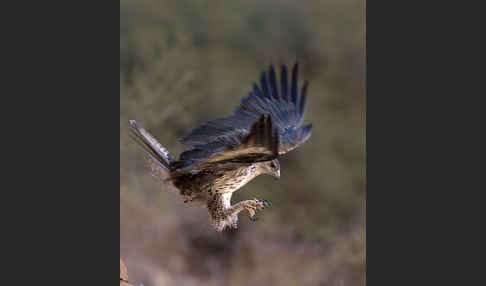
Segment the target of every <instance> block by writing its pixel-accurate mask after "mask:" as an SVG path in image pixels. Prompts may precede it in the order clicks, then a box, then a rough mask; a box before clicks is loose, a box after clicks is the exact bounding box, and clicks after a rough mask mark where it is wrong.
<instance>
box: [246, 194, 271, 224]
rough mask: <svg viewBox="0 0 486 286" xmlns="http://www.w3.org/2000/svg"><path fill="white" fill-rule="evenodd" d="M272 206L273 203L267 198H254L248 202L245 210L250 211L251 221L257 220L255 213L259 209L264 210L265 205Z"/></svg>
mask: <svg viewBox="0 0 486 286" xmlns="http://www.w3.org/2000/svg"><path fill="white" fill-rule="evenodd" d="M269 206H271V203H270V202H269V201H267V200H264V199H263V200H260V199H253V200H249V201H248V202H247V203H246V206H245V210H246V212H247V213H248V216H249V217H250V220H251V221H256V220H257V218H256V217H255V214H256V212H257V211H259V210H263V209H264V208H265V207H269Z"/></svg>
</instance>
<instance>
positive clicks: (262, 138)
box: [179, 115, 279, 170]
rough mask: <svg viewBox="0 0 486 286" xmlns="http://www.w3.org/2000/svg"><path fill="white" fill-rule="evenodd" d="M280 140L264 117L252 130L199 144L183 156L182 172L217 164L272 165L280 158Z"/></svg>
mask: <svg viewBox="0 0 486 286" xmlns="http://www.w3.org/2000/svg"><path fill="white" fill-rule="evenodd" d="M278 146H279V136H278V133H277V130H276V129H275V128H274V127H273V124H272V118H271V117H270V116H264V115H261V116H260V117H259V119H258V120H257V121H255V122H254V123H253V124H252V125H251V127H250V128H249V129H248V130H247V129H244V128H242V129H235V130H234V132H232V133H225V134H222V135H220V136H218V137H217V138H215V139H214V140H213V141H212V142H210V143H207V144H198V145H196V146H194V149H192V150H189V151H185V152H183V153H182V154H181V155H180V162H181V163H182V162H184V163H183V164H184V165H183V166H180V167H181V168H179V170H183V169H186V168H189V167H190V168H194V167H196V166H197V167H199V168H203V167H206V166H208V165H211V164H215V163H223V162H231V163H254V162H262V161H270V160H273V159H275V158H276V157H277V156H278Z"/></svg>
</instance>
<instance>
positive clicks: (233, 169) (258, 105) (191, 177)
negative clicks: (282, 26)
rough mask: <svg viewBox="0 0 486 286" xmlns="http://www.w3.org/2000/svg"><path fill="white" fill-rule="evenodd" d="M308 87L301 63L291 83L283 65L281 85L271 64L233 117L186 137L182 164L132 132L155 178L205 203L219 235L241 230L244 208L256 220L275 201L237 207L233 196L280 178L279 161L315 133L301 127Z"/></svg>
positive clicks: (136, 128) (141, 132)
mask: <svg viewBox="0 0 486 286" xmlns="http://www.w3.org/2000/svg"><path fill="white" fill-rule="evenodd" d="M307 86H308V83H307V82H304V84H303V85H302V88H301V89H300V90H299V84H298V64H297V63H295V65H294V66H293V68H292V75H291V79H290V83H289V77H288V70H287V66H286V65H285V64H282V65H281V71H280V84H279V83H278V80H277V75H276V73H275V69H274V66H273V65H270V68H269V71H268V73H267V72H265V71H262V73H261V76H260V85H258V84H257V83H256V82H254V83H253V87H252V90H251V91H250V92H249V95H248V97H245V98H243V99H242V100H241V104H240V106H238V107H236V108H235V109H234V111H233V114H232V115H231V116H227V117H223V118H218V119H215V120H210V121H208V122H206V123H204V124H202V125H201V126H199V127H197V128H195V129H193V130H192V131H191V132H190V133H189V134H188V135H186V136H185V137H184V138H182V139H181V143H182V144H184V145H186V146H189V147H192V149H190V150H188V151H185V152H183V153H181V154H180V156H179V160H176V159H175V158H174V157H173V156H171V154H170V153H169V152H168V150H167V149H166V148H165V147H164V146H162V145H161V144H160V143H159V142H158V141H157V140H156V139H155V138H154V137H153V136H152V135H150V134H149V133H148V132H147V131H146V130H145V129H144V128H142V127H141V126H140V125H139V124H138V123H137V122H136V121H134V120H130V131H131V132H130V133H131V135H132V138H133V139H134V140H135V141H136V142H137V143H138V144H139V145H140V146H141V147H142V149H143V150H144V152H145V153H146V155H148V156H149V159H150V160H151V169H152V174H153V175H154V176H156V177H158V178H160V179H161V181H162V182H163V184H164V185H165V186H166V187H167V188H168V189H171V190H173V191H175V192H178V193H179V194H181V195H183V196H184V197H185V201H184V202H192V201H200V202H204V203H205V204H206V206H207V208H208V211H209V215H210V218H211V222H212V225H213V226H214V228H215V229H216V230H217V231H222V230H223V229H225V228H226V227H230V228H237V224H238V213H239V212H241V211H243V210H245V211H246V212H247V213H248V215H249V217H250V219H252V220H253V219H254V218H255V214H256V212H257V211H259V210H262V209H263V208H265V207H267V206H269V205H270V202H269V201H267V200H264V199H251V200H245V201H240V202H238V203H236V204H233V205H232V204H231V196H232V194H233V192H235V191H237V190H238V189H240V188H241V187H243V186H244V185H246V184H247V183H248V182H249V181H251V180H252V179H254V178H255V177H256V176H258V175H260V174H267V175H272V176H274V177H276V178H277V179H278V178H280V164H279V162H278V159H277V157H278V156H279V155H282V154H284V153H287V152H288V151H290V150H292V149H294V148H296V147H297V146H299V145H300V144H302V143H303V142H305V141H306V140H307V139H309V137H310V135H311V129H312V124H309V125H306V126H302V122H303V120H304V114H305V110H306V98H307Z"/></svg>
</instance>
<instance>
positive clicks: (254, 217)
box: [248, 216, 258, 222]
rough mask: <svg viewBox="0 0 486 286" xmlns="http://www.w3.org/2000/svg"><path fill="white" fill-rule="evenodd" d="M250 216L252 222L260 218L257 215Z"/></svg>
mask: <svg viewBox="0 0 486 286" xmlns="http://www.w3.org/2000/svg"><path fill="white" fill-rule="evenodd" d="M248 218H249V219H250V221H252V222H255V221H257V220H258V218H257V217H256V216H249V217H248Z"/></svg>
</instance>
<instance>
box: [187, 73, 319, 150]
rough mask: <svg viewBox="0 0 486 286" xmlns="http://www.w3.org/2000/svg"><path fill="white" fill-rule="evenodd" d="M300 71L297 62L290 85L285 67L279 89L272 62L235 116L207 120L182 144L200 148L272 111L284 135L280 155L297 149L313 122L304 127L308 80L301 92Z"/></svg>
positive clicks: (307, 134) (274, 119)
mask: <svg viewBox="0 0 486 286" xmlns="http://www.w3.org/2000/svg"><path fill="white" fill-rule="evenodd" d="M298 71H299V68H298V64H297V63H296V64H295V65H294V67H293V68H292V75H291V81H290V87H289V86H288V84H289V81H288V71H287V66H286V65H282V66H281V72H280V91H279V86H278V82H277V76H276V73H275V69H274V66H273V65H271V66H270V68H269V72H268V74H267V73H266V72H265V71H263V72H262V73H261V75H260V86H258V84H257V83H253V86H252V91H250V92H249V94H248V96H247V97H245V98H243V99H242V100H241V104H240V106H239V107H237V108H235V110H234V111H233V115H231V116H228V117H223V118H218V119H215V120H211V121H208V122H206V123H204V124H203V125H202V126H200V127H198V128H196V129H194V130H192V131H191V132H190V133H189V134H188V135H186V136H185V137H184V138H183V139H182V140H181V143H182V144H184V145H187V146H191V147H196V146H200V145H204V144H210V143H213V142H215V141H218V138H220V137H225V136H231V134H232V133H233V132H234V131H235V130H240V131H242V132H243V133H244V132H249V130H250V128H251V123H252V122H255V120H257V119H258V118H259V117H260V116H261V115H266V114H268V115H270V117H271V118H272V124H273V125H274V126H275V128H276V129H277V131H278V134H279V137H280V138H279V154H284V153H286V152H288V151H290V150H292V149H294V148H296V147H297V146H299V145H300V144H302V143H304V142H305V141H306V140H307V139H308V138H309V137H310V135H311V133H312V125H307V126H304V127H302V126H301V125H302V122H303V120H304V115H305V111H306V104H307V87H308V83H307V82H305V83H304V85H303V86H302V89H301V91H300V93H299V84H298ZM196 149H197V148H196ZM191 152H193V153H192V154H194V156H196V154H199V155H197V156H200V155H201V154H202V152H201V151H191ZM187 154H190V153H187ZM187 154H186V155H187Z"/></svg>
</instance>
